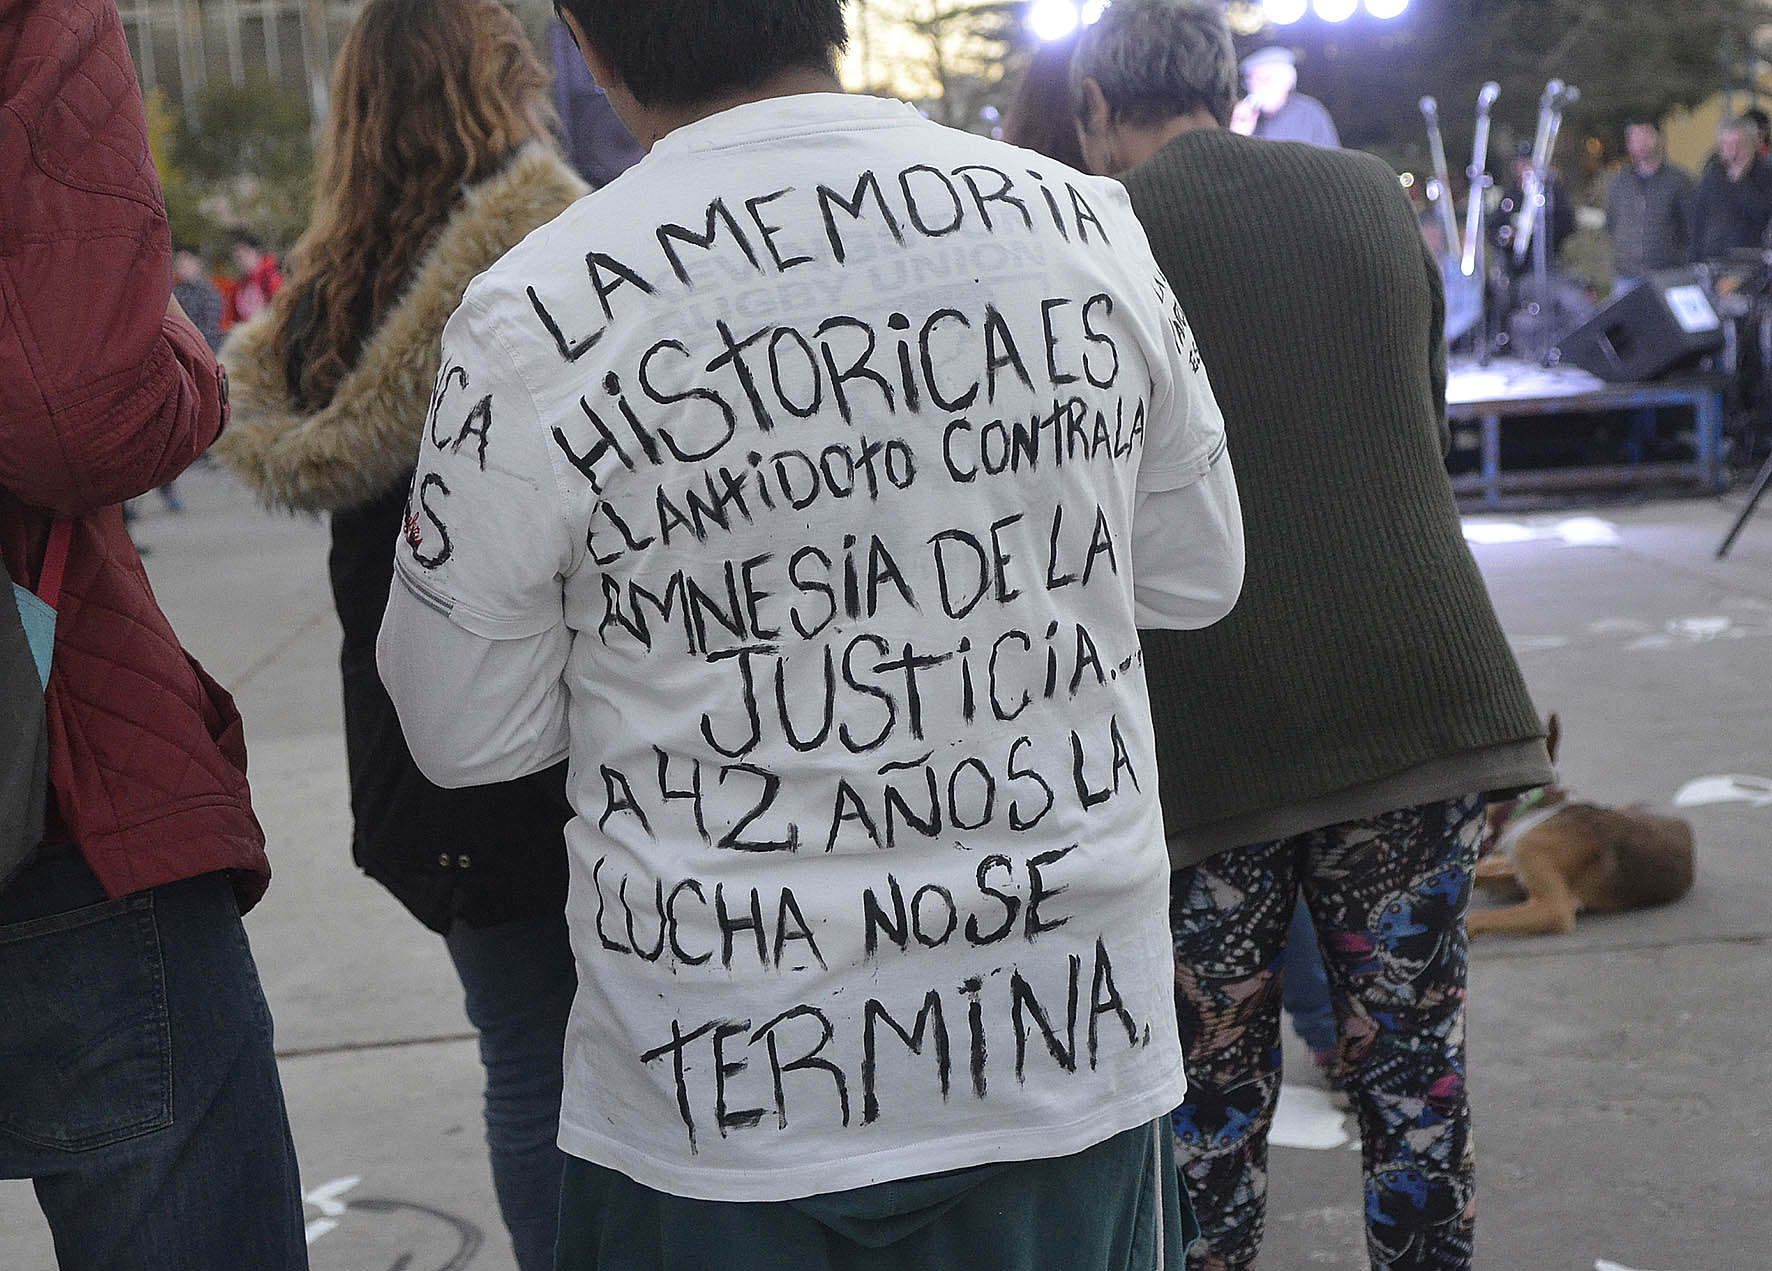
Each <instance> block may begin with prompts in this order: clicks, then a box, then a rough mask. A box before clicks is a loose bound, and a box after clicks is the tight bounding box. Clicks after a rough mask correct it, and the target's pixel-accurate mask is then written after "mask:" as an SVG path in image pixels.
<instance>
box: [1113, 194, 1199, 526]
mask: <svg viewBox="0 0 1772 1271" xmlns="http://www.w3.org/2000/svg"><path fill="white" fill-rule="evenodd" d="M1111 184H1112V185H1113V188H1114V190H1115V191H1116V192H1117V199H1116V205H1117V206H1119V207H1123V208H1124V209H1125V210H1126V216H1125V218H1124V222H1123V223H1124V224H1125V225H1126V227H1127V229H1126V230H1125V233H1126V236H1127V240H1128V241H1127V243H1126V246H1125V248H1124V250H1123V252H1122V255H1121V258H1122V259H1123V260H1124V261H1125V263H1126V266H1127V270H1128V277H1127V281H1126V284H1125V286H1126V294H1127V296H1128V297H1129V300H1130V302H1131V303H1132V304H1133V306H1134V307H1135V308H1136V310H1137V312H1136V313H1135V314H1134V315H1132V317H1133V322H1134V325H1135V326H1136V327H1137V329H1138V330H1139V331H1140V333H1141V334H1142V335H1143V336H1144V339H1145V350H1146V357H1147V359H1148V360H1149V363H1150V373H1151V409H1150V418H1149V419H1148V420H1147V421H1146V425H1145V438H1144V452H1143V454H1142V455H1140V457H1139V464H1138V489H1139V490H1140V491H1144V492H1154V491H1160V490H1174V489H1179V488H1180V487H1182V486H1185V485H1189V484H1191V483H1192V482H1195V481H1198V480H1199V479H1200V478H1201V477H1203V476H1205V475H1206V473H1207V472H1208V471H1209V470H1210V469H1211V467H1212V465H1213V464H1215V463H1216V462H1218V460H1219V458H1220V456H1222V455H1223V453H1224V449H1225V440H1224V415H1223V413H1222V412H1221V411H1220V410H1219V408H1218V399H1217V398H1216V397H1214V396H1213V395H1212V382H1211V380H1210V378H1209V377H1208V376H1207V373H1206V366H1205V362H1204V360H1203V359H1202V358H1201V356H1200V344H1199V341H1198V340H1196V339H1195V338H1194V330H1193V328H1192V327H1191V326H1190V325H1189V324H1188V320H1187V315H1186V314H1184V313H1183V312H1182V309H1181V301H1180V300H1179V299H1178V298H1177V296H1176V294H1175V290H1174V288H1172V287H1171V286H1170V285H1169V280H1168V279H1167V278H1165V277H1164V276H1163V271H1162V269H1160V268H1159V267H1158V265H1157V261H1156V258H1155V257H1154V256H1153V255H1152V254H1151V248H1150V241H1149V240H1148V239H1147V238H1146V237H1145V234H1144V229H1143V228H1142V227H1141V226H1140V225H1139V223H1138V220H1137V218H1136V217H1135V216H1134V215H1133V214H1132V207H1131V200H1130V198H1129V197H1128V196H1127V194H1126V191H1125V188H1124V187H1123V186H1121V185H1120V184H1119V183H1118V182H1112V183H1111Z"/></svg>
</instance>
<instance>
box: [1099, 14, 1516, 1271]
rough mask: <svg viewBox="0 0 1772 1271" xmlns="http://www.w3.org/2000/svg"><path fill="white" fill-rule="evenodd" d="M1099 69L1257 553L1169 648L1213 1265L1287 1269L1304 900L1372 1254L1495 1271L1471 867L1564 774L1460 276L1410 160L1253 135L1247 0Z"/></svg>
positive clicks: (1186, 1018) (1162, 682)
mask: <svg viewBox="0 0 1772 1271" xmlns="http://www.w3.org/2000/svg"><path fill="white" fill-rule="evenodd" d="M1071 82H1072V85H1073V89H1074V92H1075V105H1076V113H1077V117H1078V119H1079V121H1080V123H1079V127H1080V129H1081V131H1082V137H1083V150H1084V153H1085V154H1086V155H1087V156H1088V157H1089V160H1090V166H1091V167H1092V168H1093V169H1095V170H1097V171H1100V172H1107V173H1115V174H1118V175H1119V177H1120V180H1121V181H1122V182H1123V183H1124V185H1125V187H1126V189H1127V191H1128V193H1129V194H1130V196H1131V198H1132V207H1133V210H1134V212H1135V213H1136V214H1137V215H1138V217H1139V220H1140V221H1141V222H1142V223H1143V225H1144V227H1145V230H1146V232H1147V233H1148V234H1149V235H1150V240H1151V247H1152V250H1153V252H1154V253H1155V255H1156V258H1157V261H1158V263H1159V264H1160V265H1161V266H1162V268H1163V271H1164V274H1165V276H1166V277H1167V279H1168V281H1169V284H1170V286H1171V287H1172V288H1173V290H1174V293H1175V295H1176V297H1177V298H1178V299H1179V301H1180V302H1181V305H1182V307H1183V309H1184V311H1185V312H1186V313H1187V315H1188V319H1189V321H1190V323H1191V324H1192V329H1193V332H1194V335H1195V337H1196V338H1197V339H1198V341H1199V344H1200V349H1201V353H1202V356H1203V357H1204V358H1205V361H1206V365H1207V366H1208V367H1210V368H1211V374H1212V385H1213V390H1214V392H1215V393H1216V394H1217V395H1218V397H1219V399H1220V401H1221V403H1222V404H1223V407H1224V415H1225V428H1226V434H1227V437H1228V440H1229V443H1230V445H1231V448H1232V451H1233V453H1234V454H1235V455H1236V456H1237V466H1238V482H1239V485H1240V486H1241V487H1242V490H1243V507H1244V517H1245V525H1246V531H1247V534H1248V543H1249V557H1248V574H1247V579H1246V582H1245V585H1244V589H1243V595H1242V598H1241V599H1240V600H1239V602H1238V604H1237V607H1236V608H1235V609H1234V610H1232V612H1231V613H1230V615H1229V616H1228V617H1226V618H1225V619H1224V620H1223V621H1221V622H1219V623H1217V624H1216V625H1214V626H1212V627H1209V628H1206V629H1204V630H1200V631H1186V632H1158V631H1152V632H1147V633H1146V636H1145V643H1144V664H1145V674H1146V676H1147V678H1148V680H1149V682H1150V686H1151V707H1152V713H1153V716H1154V718H1155V721H1156V727H1157V758H1158V766H1159V777H1160V784H1161V792H1162V800H1163V811H1164V825H1165V828H1166V830H1167V832H1168V834H1169V835H1170V840H1169V849H1170V861H1171V863H1172V864H1173V865H1174V867H1175V869H1174V875H1173V878H1172V890H1171V915H1170V918H1171V927H1172V931H1173V934H1174V947H1175V961H1176V1006H1177V1012H1178V1014H1179V1017H1180V1020H1181V1035H1182V1046H1183V1049H1184V1051H1185V1052H1186V1054H1187V1057H1188V1072H1189V1090H1188V1096H1187V1099H1186V1101H1185V1102H1184V1103H1183V1104H1182V1105H1181V1107H1180V1108H1179V1110H1178V1111H1177V1113H1176V1117H1175V1125H1176V1130H1177V1136H1178V1139H1179V1155H1180V1159H1181V1166H1182V1170H1183V1173H1184V1175H1185V1177H1186V1179H1187V1185H1188V1190H1189V1194H1190V1196H1191V1197H1192V1199H1193V1202H1194V1205H1195V1207H1196V1209H1197V1211H1198V1213H1199V1216H1200V1223H1201V1226H1202V1228H1203V1229H1204V1231H1205V1235H1204V1238H1203V1239H1202V1240H1201V1242H1200V1244H1199V1245H1198V1246H1196V1247H1195V1249H1194V1250H1193V1252H1192V1254H1191V1261H1190V1264H1189V1265H1190V1266H1191V1267H1193V1268H1194V1271H1226V1269H1236V1271H1243V1269H1244V1268H1248V1267H1251V1266H1253V1265H1254V1263H1255V1260H1256V1255H1257V1252H1258V1249H1259V1246H1260V1242H1261V1237H1262V1231H1263V1225H1264V1221H1265V1206H1266V1197H1267V1134H1268V1128H1269V1126H1270V1125H1271V1123H1272V1119H1273V1114H1274V1107H1275V1103H1276V1101H1277V1099H1278V1096H1279V1090H1280V1047H1279V1027H1280V998H1281V984H1280V975H1279V970H1280V963H1281V951H1282V949H1283V948H1284V947H1285V946H1286V944H1287V942H1288V931H1289V929H1290V927H1291V925H1292V917H1293V913H1294V911H1295V908H1296V903H1297V899H1298V897H1299V896H1300V895H1301V894H1302V896H1303V898H1304V900H1305V902H1306V904H1307V905H1308V906H1309V908H1310V911H1311V914H1312V917H1313V918H1314V919H1315V923H1316V928H1317V932H1318V937H1319V940H1320V943H1321V948H1322V950H1323V953H1324V955H1325V959H1326V962H1327V967H1328V974H1329V984H1330V989H1331V993H1332V996H1333V1000H1334V1009H1335V1016H1336V1020H1337V1023H1338V1026H1339V1058H1340V1062H1341V1067H1342V1076H1343V1079H1344V1080H1345V1082H1346V1084H1347V1087H1348V1090H1349V1093H1350V1096H1351V1098H1352V1102H1353V1104H1354V1107H1355V1110H1356V1113H1357V1115H1358V1118H1359V1124H1360V1137H1361V1146H1362V1167H1363V1175H1364V1191H1365V1217H1366V1233H1367V1247H1368V1250H1369V1252H1370V1255H1371V1260H1372V1264H1373V1265H1374V1266H1375V1267H1397V1268H1402V1267H1409V1268H1424V1269H1425V1268H1432V1269H1434V1271H1468V1268H1469V1267H1470V1265H1471V1250H1472V1241H1473V1234H1474V1224H1475V1214H1476V1199H1475V1191H1474V1155H1473V1150H1472V1140H1471V1122H1470V1103H1469V1097H1468V1094H1467V1091H1466V1085H1465V1044H1464V1041H1465V987H1466V951H1467V936H1466V931H1465V921H1464V920H1465V912H1466V909H1467V907H1468V904H1469V899H1470V886H1471V871H1472V868H1473V866H1474V865H1475V861H1476V853H1477V845H1478V842H1479V840H1480V838H1481V836H1482V833H1483V828H1484V816H1483V810H1484V805H1485V801H1486V800H1485V792H1487V791H1491V790H1506V789H1512V788H1521V787H1528V786H1533V785H1537V784H1540V783H1542V782H1545V781H1548V780H1549V779H1550V777H1551V770H1550V765H1549V761H1548V758H1547V756H1546V754H1545V748H1544V728H1543V726H1542V725H1541V724H1540V722H1539V719H1538V715H1537V712H1536V711H1535V710H1534V709H1533V706H1532V702H1531V700H1530V698H1529V697H1528V695H1527V692H1526V687H1525V684H1524V681H1523V680H1522V678H1521V675H1520V671H1519V667H1518V666H1517V665H1516V663H1515V661H1514V657H1513V654H1512V652H1511V651H1510V649H1509V647H1508V643H1507V639H1506V637H1505V635H1504V634H1503V632H1502V630H1501V625H1500V623H1499V622H1498V621H1497V620H1496V616H1495V611H1494V609H1493V607H1492V606H1491V604H1490V602H1489V597H1488V593H1487V591H1486V590H1485V588H1484V585H1483V579H1482V576H1481V575H1480V574H1479V573H1478V572H1477V567H1476V563H1475V561H1474V560H1473V559H1472V557H1471V554H1470V551H1469V549H1468V548H1467V547H1466V546H1465V543H1464V539H1463V535H1462V531H1461V528H1460V524H1459V519H1458V513H1457V508H1456V506H1455V504H1454V501H1453V497H1452V491H1451V488H1450V485H1449V482H1448V480H1447V476H1446V469H1445V466H1444V454H1445V451H1446V449H1447V445H1448V442H1449V435H1448V428H1447V421H1446V414H1445V390H1446V346H1445V341H1444V339H1443V335H1442V330H1441V327H1442V325H1443V322H1444V300H1443V293H1442V285H1441V275H1440V268H1439V265H1438V263H1437V262H1436V261H1435V260H1434V259H1433V257H1432V255H1431V254H1430V253H1429V251H1428V250H1427V246H1426V243H1425V242H1424V241H1423V239H1422V236H1421V232H1420V230H1419V228H1418V227H1417V224H1416V219H1415V215H1414V213H1413V211H1412V209H1411V207H1410V204H1409V200H1408V197H1407V195H1405V194H1404V192H1403V190H1402V187H1401V186H1400V185H1399V184H1398V182H1397V179H1396V174H1395V173H1394V172H1393V171H1392V170H1391V168H1390V167H1389V166H1388V165H1387V164H1385V163H1383V162H1382V161H1380V160H1378V159H1376V158H1374V157H1372V156H1370V155H1365V154H1359V153H1356V152H1353V151H1345V150H1325V149H1321V148H1318V147H1315V146H1308V145H1299V144H1290V143H1282V144H1272V143H1267V142H1259V141H1256V140H1253V139H1250V138H1246V137H1241V136H1238V135H1236V134H1234V133H1232V132H1230V131H1228V130H1227V129H1225V128H1224V127H1222V126H1221V125H1222V124H1223V123H1224V121H1225V120H1226V119H1227V118H1228V117H1229V115H1230V111H1231V108H1232V103H1233V101H1234V94H1235V89H1236V75H1235V63H1234V60H1233V55H1232V52H1231V41H1230V33H1229V31H1228V29H1227V26H1226V21H1225V17H1224V13H1223V11H1222V9H1221V8H1220V7H1219V6H1218V5H1217V4H1216V3H1214V0H1191V2H1184V3H1176V2H1175V0H1117V2H1116V3H1115V4H1113V5H1112V6H1110V7H1109V8H1108V10H1107V11H1106V13H1105V14H1104V15H1103V16H1102V18H1101V20H1100V21H1099V22H1097V23H1096V24H1095V25H1094V26H1092V27H1090V28H1089V29H1088V30H1087V31H1085V32H1084V33H1083V36H1082V38H1081V41H1080V43H1079V45H1078V48H1077V53H1076V56H1075V59H1074V60H1073V62H1072V65H1071ZM1350 225H1358V226H1360V227H1362V229H1361V233H1359V234H1357V235H1350V234H1349V233H1348V227H1349V226H1350Z"/></svg>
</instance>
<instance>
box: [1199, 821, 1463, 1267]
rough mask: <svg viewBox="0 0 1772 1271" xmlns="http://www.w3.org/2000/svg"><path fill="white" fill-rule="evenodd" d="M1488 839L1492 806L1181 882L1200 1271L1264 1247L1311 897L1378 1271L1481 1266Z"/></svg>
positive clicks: (1278, 846)
mask: <svg viewBox="0 0 1772 1271" xmlns="http://www.w3.org/2000/svg"><path fill="white" fill-rule="evenodd" d="M1482 831H1483V803H1482V800H1481V799H1480V797H1478V796H1477V795H1470V796H1467V797H1465V798H1461V799H1451V800H1445V801H1441V802H1437V803H1428V804H1423V805H1421V806H1419V807H1412V808H1402V809H1399V810H1397V811H1394V812H1387V813H1384V814H1382V815H1380V816H1376V817H1372V818H1370V819H1366V820H1360V821H1348V822H1344V823H1342V824H1339V825H1332V826H1327V827H1325V828H1322V829H1318V830H1312V831H1310V832H1309V833H1306V834H1300V835H1296V836H1294V837H1292V838H1287V839H1279V840H1275V841H1273V842H1270V843H1259V844H1255V845H1253V846H1250V847H1244V848H1237V849H1233V850H1231V851H1227V852H1222V853H1220V854H1219V855H1217V856H1214V857H1211V858H1209V859H1208V860H1206V861H1203V862H1201V863H1200V864H1198V865H1195V866H1192V867H1190V868H1187V869H1182V870H1177V871H1176V872H1175V874H1174V876H1173V878H1172V880H1171V892H1170V927H1171V930H1172V932H1173V935H1174V938H1175V1004H1176V1012H1177V1015H1178V1016H1179V1018H1180V1024H1181V1043H1182V1049H1183V1050H1184V1052H1185V1053H1186V1055H1187V1069H1188V1095H1187V1102H1186V1103H1184V1104H1183V1105H1182V1106H1181V1107H1180V1108H1178V1109H1176V1111H1175V1114H1174V1118H1173V1119H1174V1125H1175V1132H1176V1138H1177V1143H1176V1147H1177V1160H1178V1161H1179V1162H1180V1164H1181V1169H1182V1175H1183V1178H1184V1179H1185V1181H1186V1184H1187V1188H1188V1193H1189V1196H1190V1197H1191V1199H1192V1201H1193V1205H1194V1209H1195V1211H1196V1212H1197V1214H1198V1216H1199V1219H1200V1224H1201V1227H1202V1229H1203V1233H1204V1234H1203V1238H1202V1239H1201V1240H1200V1241H1199V1242H1197V1243H1196V1244H1195V1245H1194V1247H1193V1249H1192V1250H1191V1252H1190V1257H1189V1260H1188V1267H1189V1271H1242V1269H1243V1268H1246V1267H1249V1266H1251V1265H1253V1263H1254V1261H1255V1255H1256V1252H1257V1249H1258V1248H1259V1246H1260V1243H1261V1237H1262V1229H1263V1223H1264V1211H1265V1207H1266V1202H1267V1135H1268V1127H1269V1126H1270V1125H1271V1124H1272V1121H1273V1116H1274V1106H1275V1103H1276V1101H1277V1100H1278V1098H1279V1093H1280V990H1281V976H1280V966H1281V961H1282V955H1283V953H1284V950H1285V944H1286V934H1287V931H1288V929H1289V928H1290V926H1291V921H1292V910H1293V905H1294V903H1295V900H1296V898H1297V897H1298V895H1299V894H1300V892H1301V891H1302V894H1303V896H1304V899H1305V902H1306V904H1308V905H1309V907H1310V911H1311V916H1312V917H1313V919H1314V920H1315V922H1316V927H1317V933H1318V940H1319V942H1320V944H1321V946H1322V951H1323V957H1324V961H1325V964H1326V965H1327V968H1328V972H1329V987H1330V993H1331V996H1332V997H1333V999H1334V1004H1335V1018H1336V1025H1337V1030H1338V1033H1339V1040H1340V1066H1341V1071H1342V1073H1343V1076H1344V1079H1345V1081H1346V1084H1347V1088H1348V1093H1349V1095H1350V1097H1351V1098H1352V1100H1353V1104H1354V1110H1355V1112H1356V1114H1357V1115H1358V1118H1359V1125H1360V1137H1361V1146H1362V1160H1363V1172H1364V1177H1365V1215H1366V1239H1367V1247H1368V1249H1369V1251H1370V1254H1371V1259H1372V1265H1373V1266H1374V1267H1377V1268H1385V1269H1386V1271H1405V1269H1408V1271H1415V1269H1417V1268H1419V1269H1421V1271H1466V1269H1467V1268H1469V1266H1470V1265H1471V1242H1472V1232H1473V1229H1474V1225H1475V1218H1476V1201H1475V1191H1474V1188H1473V1183H1472V1178H1473V1169H1472V1145H1471V1121H1470V1102H1469V1099H1468V1096H1467V1093H1466V1090H1465V1064H1464V1004H1465V973H1466V966H1467V963H1466V954H1467V950H1468V943H1467V938H1466V935H1465V911H1466V909H1467V907H1468V905H1469V901H1470V889H1471V869H1472V867H1473V865H1474V864H1475V862H1476V856H1477V844H1478V841H1479V840H1480V838H1481V836H1482Z"/></svg>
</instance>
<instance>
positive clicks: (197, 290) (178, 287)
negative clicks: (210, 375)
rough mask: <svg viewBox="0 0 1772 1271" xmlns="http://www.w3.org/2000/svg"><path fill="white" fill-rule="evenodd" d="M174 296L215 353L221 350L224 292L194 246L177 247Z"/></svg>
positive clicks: (173, 268) (174, 253)
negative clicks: (213, 279) (205, 266)
mask: <svg viewBox="0 0 1772 1271" xmlns="http://www.w3.org/2000/svg"><path fill="white" fill-rule="evenodd" d="M172 294H173V296H174V297H175V298H176V299H177V300H178V305H179V308H181V309H183V310H184V311H185V316H186V317H187V318H189V319H190V320H191V325H192V326H194V327H196V328H197V330H198V332H199V333H200V334H201V335H202V336H203V339H204V342H205V343H207V344H208V345H209V347H210V349H211V350H212V351H219V350H220V349H221V342H222V329H221V316H222V297H221V292H220V291H218V290H217V289H216V286H215V284H214V283H213V282H211V281H210V280H209V271H208V270H207V269H205V268H204V267H203V257H202V256H201V255H200V254H198V252H197V250H196V249H195V248H193V247H186V246H175V247H174V248H173V249H172Z"/></svg>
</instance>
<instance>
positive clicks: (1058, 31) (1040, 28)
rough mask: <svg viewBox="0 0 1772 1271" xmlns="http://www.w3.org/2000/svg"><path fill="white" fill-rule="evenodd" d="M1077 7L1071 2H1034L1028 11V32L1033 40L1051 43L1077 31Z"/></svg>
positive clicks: (1048, 0)
mask: <svg viewBox="0 0 1772 1271" xmlns="http://www.w3.org/2000/svg"><path fill="white" fill-rule="evenodd" d="M1078 20H1079V19H1078V13H1077V6H1076V4H1075V3H1074V2H1073V0H1034V3H1033V5H1032V6H1031V7H1030V8H1029V9H1028V17H1027V24H1028V30H1030V31H1032V32H1033V33H1034V38H1035V39H1039V40H1045V41H1046V42H1047V43H1052V42H1053V41H1055V40H1062V39H1064V38H1065V37H1066V36H1067V35H1069V34H1070V33H1071V32H1072V31H1075V30H1076V29H1077V22H1078Z"/></svg>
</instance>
